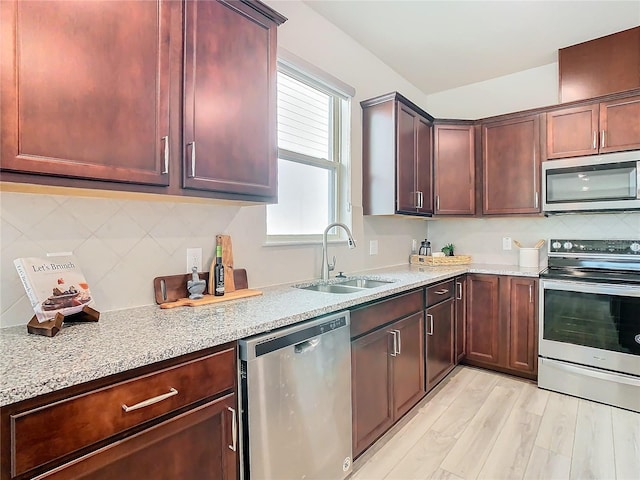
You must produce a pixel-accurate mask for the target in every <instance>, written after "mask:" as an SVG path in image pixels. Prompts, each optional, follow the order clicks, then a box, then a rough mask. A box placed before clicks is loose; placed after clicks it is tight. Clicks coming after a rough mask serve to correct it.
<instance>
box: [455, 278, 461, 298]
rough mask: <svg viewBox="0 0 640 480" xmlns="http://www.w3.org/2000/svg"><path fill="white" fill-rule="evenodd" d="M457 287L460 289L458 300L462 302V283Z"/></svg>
mask: <svg viewBox="0 0 640 480" xmlns="http://www.w3.org/2000/svg"><path fill="white" fill-rule="evenodd" d="M456 287H457V288H458V295H456V300H462V282H456Z"/></svg>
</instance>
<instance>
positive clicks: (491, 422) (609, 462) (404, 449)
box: [349, 367, 640, 480]
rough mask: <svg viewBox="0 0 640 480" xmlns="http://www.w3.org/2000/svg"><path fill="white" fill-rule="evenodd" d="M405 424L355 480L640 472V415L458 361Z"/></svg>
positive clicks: (602, 477)
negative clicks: (461, 365)
mask: <svg viewBox="0 0 640 480" xmlns="http://www.w3.org/2000/svg"><path fill="white" fill-rule="evenodd" d="M409 415H410V416H411V413H410V414H409ZM401 423H404V425H399V426H396V427H394V429H393V430H392V431H390V432H389V433H388V434H387V435H385V436H384V437H383V438H382V439H381V440H380V441H378V443H376V444H375V445H374V446H373V447H371V448H370V451H368V452H365V454H363V455H362V457H361V458H359V459H358V460H357V461H356V462H355V464H354V473H353V474H352V475H351V477H350V479H349V480H381V479H398V480H400V479H402V480H408V479H428V478H433V479H459V478H463V479H476V478H478V479H556V478H557V479H580V480H582V479H598V480H607V479H625V480H627V479H629V480H638V479H640V414H638V413H633V412H629V411H627V410H622V409H619V408H613V407H609V406H606V405H601V404H599V403H594V402H590V401H588V400H581V399H577V398H574V397H570V396H567V395H562V394H559V393H554V392H548V391H545V390H540V389H538V388H537V387H536V385H535V383H533V382H529V381H527V380H521V379H518V378H515V377H510V376H507V375H502V374H497V373H493V372H489V371H485V370H480V369H475V368H471V367H457V368H456V370H454V371H453V372H452V373H451V374H450V375H449V377H447V379H445V380H444V381H443V383H441V384H440V385H439V386H438V387H437V388H436V390H435V391H434V392H432V393H430V394H429V396H428V397H427V398H426V399H425V400H423V401H422V402H421V404H420V406H419V407H417V409H415V410H414V414H413V416H412V418H410V419H409V420H408V421H407V420H405V421H404V422H401Z"/></svg>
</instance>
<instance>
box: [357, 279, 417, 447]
mask: <svg viewBox="0 0 640 480" xmlns="http://www.w3.org/2000/svg"><path fill="white" fill-rule="evenodd" d="M423 305H424V292H423V290H417V291H414V292H412V293H409V294H405V295H401V296H399V297H394V298H392V299H389V300H384V301H382V302H378V303H376V304H373V305H371V306H368V307H364V308H360V309H357V310H356V311H354V312H352V314H351V322H352V323H351V332H352V337H353V338H352V342H351V375H352V380H351V395H352V396H351V401H352V411H353V428H352V431H353V456H354V458H356V457H358V456H359V455H360V454H361V453H362V452H364V450H366V449H367V448H368V447H369V446H370V445H371V444H373V442H374V441H376V440H377V439H378V438H379V437H380V436H381V435H383V434H384V433H385V432H386V431H387V430H388V429H389V428H390V427H391V426H392V425H393V424H394V423H395V422H396V421H397V420H398V419H399V418H400V417H402V416H403V415H404V414H405V413H407V412H408V411H409V410H410V409H411V408H412V407H413V406H414V405H415V404H416V403H418V401H419V400H420V399H421V398H422V397H423V396H424V395H425V384H424V356H425V347H424V314H423V308H424V306H423ZM416 309H417V310H418V311H415V310H416ZM408 310H409V311H410V310H413V311H414V313H411V314H409V315H406V316H403V317H401V318H400V319H398V320H395V321H394V318H397V315H398V314H402V313H406V312H407V311H408ZM362 325H368V326H369V329H370V330H369V331H368V332H365V333H364V334H361V333H362V332H361V330H362V328H363V327H362ZM358 334H360V336H357V337H356V335H358Z"/></svg>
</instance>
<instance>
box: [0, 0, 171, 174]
mask: <svg viewBox="0 0 640 480" xmlns="http://www.w3.org/2000/svg"><path fill="white" fill-rule="evenodd" d="M1 3H2V5H1V7H0V8H1V16H2V30H3V37H2V47H1V48H2V67H1V68H2V74H1V75H2V91H1V103H2V149H1V152H2V153H1V155H2V169H3V170H11V171H15V172H26V173H36V174H44V175H55V176H64V177H77V178H88V179H97V180H109V181H116V182H128V183H137V184H150V185H168V184H169V175H168V168H169V165H168V162H169V158H168V155H169V148H170V147H169V140H170V138H171V132H170V131H169V76H170V65H169V54H170V51H171V49H172V48H173V44H174V43H175V42H179V41H180V32H179V31H178V32H177V34H176V32H175V31H172V30H171V25H172V22H173V24H174V25H178V26H179V22H175V21H172V16H176V15H177V16H179V15H180V5H179V4H178V3H177V2H165V1H161V0H157V1H146V2H140V1H118V2H113V1H108V0H107V1H91V2H86V1H76V0H68V1H28V2H15V1H3V2H1Z"/></svg>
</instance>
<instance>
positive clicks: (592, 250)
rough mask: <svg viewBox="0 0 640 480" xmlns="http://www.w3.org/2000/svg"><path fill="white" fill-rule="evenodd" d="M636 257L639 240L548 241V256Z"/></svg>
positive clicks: (638, 252) (639, 254)
mask: <svg viewBox="0 0 640 480" xmlns="http://www.w3.org/2000/svg"><path fill="white" fill-rule="evenodd" d="M563 253H573V254H592V255H638V256H640V240H561V239H553V238H552V239H551V240H549V254H550V255H552V254H563Z"/></svg>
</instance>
